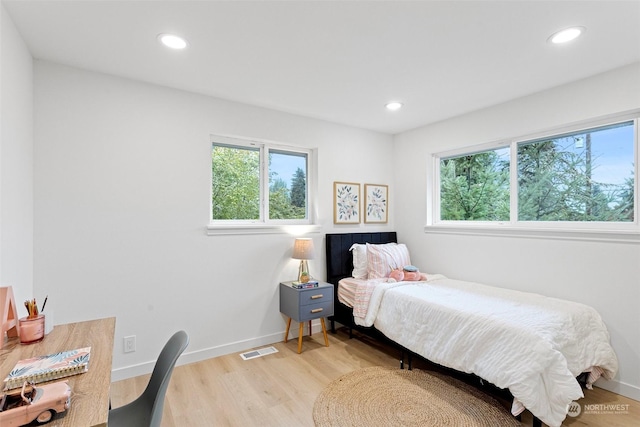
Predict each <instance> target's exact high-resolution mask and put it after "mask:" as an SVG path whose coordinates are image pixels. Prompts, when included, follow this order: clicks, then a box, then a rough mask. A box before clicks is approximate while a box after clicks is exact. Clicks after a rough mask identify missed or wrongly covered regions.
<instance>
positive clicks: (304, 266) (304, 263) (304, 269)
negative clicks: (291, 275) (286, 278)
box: [298, 259, 311, 283]
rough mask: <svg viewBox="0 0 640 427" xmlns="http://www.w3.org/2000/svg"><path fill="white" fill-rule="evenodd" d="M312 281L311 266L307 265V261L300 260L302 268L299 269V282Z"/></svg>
mask: <svg viewBox="0 0 640 427" xmlns="http://www.w3.org/2000/svg"><path fill="white" fill-rule="evenodd" d="M305 273H306V274H305ZM310 279H311V274H309V264H307V260H306V259H302V260H300V267H298V281H299V282H300V283H307V282H308V281H309V280H310Z"/></svg>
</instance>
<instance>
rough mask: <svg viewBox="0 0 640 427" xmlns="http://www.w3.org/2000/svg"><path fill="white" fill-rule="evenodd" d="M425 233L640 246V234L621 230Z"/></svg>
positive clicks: (486, 228)
mask: <svg viewBox="0 0 640 427" xmlns="http://www.w3.org/2000/svg"><path fill="white" fill-rule="evenodd" d="M424 232H425V233H434V234H458V235H467V236H491V237H515V238H524V239H548V240H575V241H589V242H611V243H631V244H640V232H638V231H620V230H595V229H594V230H585V229H581V230H579V229H575V230H568V229H554V228H525V227H513V226H511V227H510V226H490V225H467V226H460V225H454V224H451V225H449V224H446V225H445V224H439V225H427V226H425V227H424Z"/></svg>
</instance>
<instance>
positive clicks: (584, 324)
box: [326, 232, 618, 426]
mask: <svg viewBox="0 0 640 427" xmlns="http://www.w3.org/2000/svg"><path fill="white" fill-rule="evenodd" d="M366 243H369V244H375V245H376V246H375V247H372V246H365V245H366ZM394 243H397V235H396V233H395V232H382V233H342V234H327V236H326V251H327V281H329V282H330V283H333V284H334V285H335V286H334V291H335V292H336V295H335V311H334V316H333V317H332V318H330V319H329V320H330V321H331V330H332V331H335V322H338V323H341V324H343V325H345V326H347V327H348V328H349V330H350V334H351V331H352V330H353V329H354V328H359V329H360V330H362V331H365V332H367V333H370V334H382V335H383V336H384V337H386V338H387V339H390V340H391V341H392V342H394V343H397V344H398V345H399V346H400V348H403V349H407V350H409V351H410V352H413V353H415V354H418V355H420V356H421V357H424V358H425V359H427V360H429V361H431V362H434V363H437V364H440V365H442V366H445V367H448V368H452V369H455V370H457V371H461V372H465V373H470V374H474V375H477V376H478V377H480V378H482V379H484V380H486V381H488V382H490V383H492V384H494V385H495V386H497V387H498V388H502V389H508V391H509V392H510V393H511V395H512V396H513V398H514V399H513V405H512V413H513V414H514V415H519V414H520V413H521V412H522V411H524V410H525V409H527V410H529V411H530V412H531V413H532V414H533V415H534V424H538V423H539V420H542V421H543V422H545V423H546V424H547V425H549V426H559V425H561V423H562V421H563V420H564V418H565V417H566V415H567V410H568V407H569V404H570V403H571V402H572V401H575V400H578V399H579V398H581V397H583V392H582V388H581V386H580V384H579V383H578V381H577V380H576V377H577V376H579V375H581V374H582V373H583V372H587V373H588V375H587V377H588V380H587V382H586V385H587V387H591V384H592V383H593V382H594V381H595V380H596V379H597V378H599V377H600V376H603V377H605V378H607V379H610V378H612V377H613V376H614V375H615V374H616V372H617V368H618V365H617V358H616V356H615V353H614V351H613V349H612V347H611V345H610V344H609V334H608V332H607V330H606V327H605V325H604V324H603V322H602V320H601V318H600V316H599V314H598V313H597V312H596V311H595V310H594V309H593V308H591V307H588V306H585V305H583V304H578V303H573V302H570V301H564V300H559V299H555V298H548V297H544V296H542V295H538V294H532V293H524V292H519V291H513V290H508V289H503V288H496V287H491V286H486V285H483V284H478V283H472V282H465V281H459V280H454V279H450V278H447V277H444V276H442V275H438V274H423V275H422V280H420V281H415V282H404V281H399V282H394V281H388V280H387V279H386V278H384V277H382V278H380V277H378V278H375V277H374V278H373V279H369V278H364V279H363V278H362V272H361V271H360V272H359V273H357V274H356V271H357V270H358V269H361V268H362V266H361V265H360V266H358V265H356V266H354V254H352V251H351V249H352V247H354V244H357V245H356V247H359V248H360V249H362V247H363V246H364V247H365V248H369V250H370V252H371V253H374V251H373V249H376V250H379V249H380V248H382V249H384V248H385V246H383V245H385V244H388V247H391V248H394V250H395V248H396V247H398V246H403V245H394ZM389 244H390V245H389ZM354 248H355V247H354ZM406 256H407V257H408V252H407V255H406ZM392 258H393V257H391V258H387V263H389V264H393V263H394V262H395V263H396V264H401V263H403V262H406V261H407V260H408V258H403V259H401V260H397V261H392ZM360 262H361V261H357V262H356V264H359V263H360ZM354 267H355V268H354ZM391 267H393V266H391ZM371 268H372V267H371V265H369V269H371ZM369 273H370V275H371V271H370V272H369ZM352 276H358V278H357V279H353V278H352ZM343 279H345V280H343ZM341 282H342V283H343V284H346V283H347V282H351V285H352V287H351V292H350V293H349V294H347V295H346V296H345V294H344V292H343V291H342V289H341V288H343V287H345V288H346V287H347V286H341ZM354 282H355V284H354ZM345 302H346V304H345Z"/></svg>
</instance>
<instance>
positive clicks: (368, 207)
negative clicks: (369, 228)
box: [364, 184, 389, 223]
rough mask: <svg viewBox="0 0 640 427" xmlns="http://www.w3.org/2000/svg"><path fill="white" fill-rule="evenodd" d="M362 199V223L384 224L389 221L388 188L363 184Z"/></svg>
mask: <svg viewBox="0 0 640 427" xmlns="http://www.w3.org/2000/svg"><path fill="white" fill-rule="evenodd" d="M364 197H365V199H364V203H365V210H364V222H365V223H386V222H387V220H388V219H389V215H388V214H389V186H388V185H380V184H365V185H364Z"/></svg>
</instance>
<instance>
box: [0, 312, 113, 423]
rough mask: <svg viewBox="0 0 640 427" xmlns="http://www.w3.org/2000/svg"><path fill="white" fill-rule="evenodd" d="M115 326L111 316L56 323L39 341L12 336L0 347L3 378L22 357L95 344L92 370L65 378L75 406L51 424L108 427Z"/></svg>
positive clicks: (92, 348) (92, 353) (0, 367)
mask: <svg viewBox="0 0 640 427" xmlns="http://www.w3.org/2000/svg"><path fill="white" fill-rule="evenodd" d="M115 326H116V319H115V317H110V318H106V319H98V320H90V321H87V322H78V323H69V324H66V325H56V326H55V327H54V328H53V331H51V333H49V335H45V337H44V339H43V340H42V341H40V342H39V343H35V344H27V345H23V344H20V340H19V339H18V338H10V339H9V340H8V341H5V343H6V344H5V345H4V346H3V348H2V349H0V376H1V377H2V378H1V380H4V379H5V378H6V376H7V375H8V374H9V372H10V371H11V369H12V368H13V367H14V366H15V364H16V363H17V362H18V360H21V359H28V358H30V357H34V356H42V355H46V354H51V353H56V352H59V351H65V350H73V349H76V348H81V347H88V346H91V358H90V360H89V370H88V371H87V372H85V373H84V374H78V375H73V376H70V377H67V378H64V379H66V380H69V385H70V386H71V407H70V408H69V410H68V411H67V412H66V413H65V414H62V415H60V416H58V417H56V418H54V420H53V421H51V422H50V423H49V424H47V425H49V426H51V427H67V426H69V427H77V426H83V427H84V426H101V427H106V425H107V419H108V417H109V388H110V385H111V359H112V354H113V336H114V333H115ZM5 340H6V337H5ZM57 381H60V380H57Z"/></svg>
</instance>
